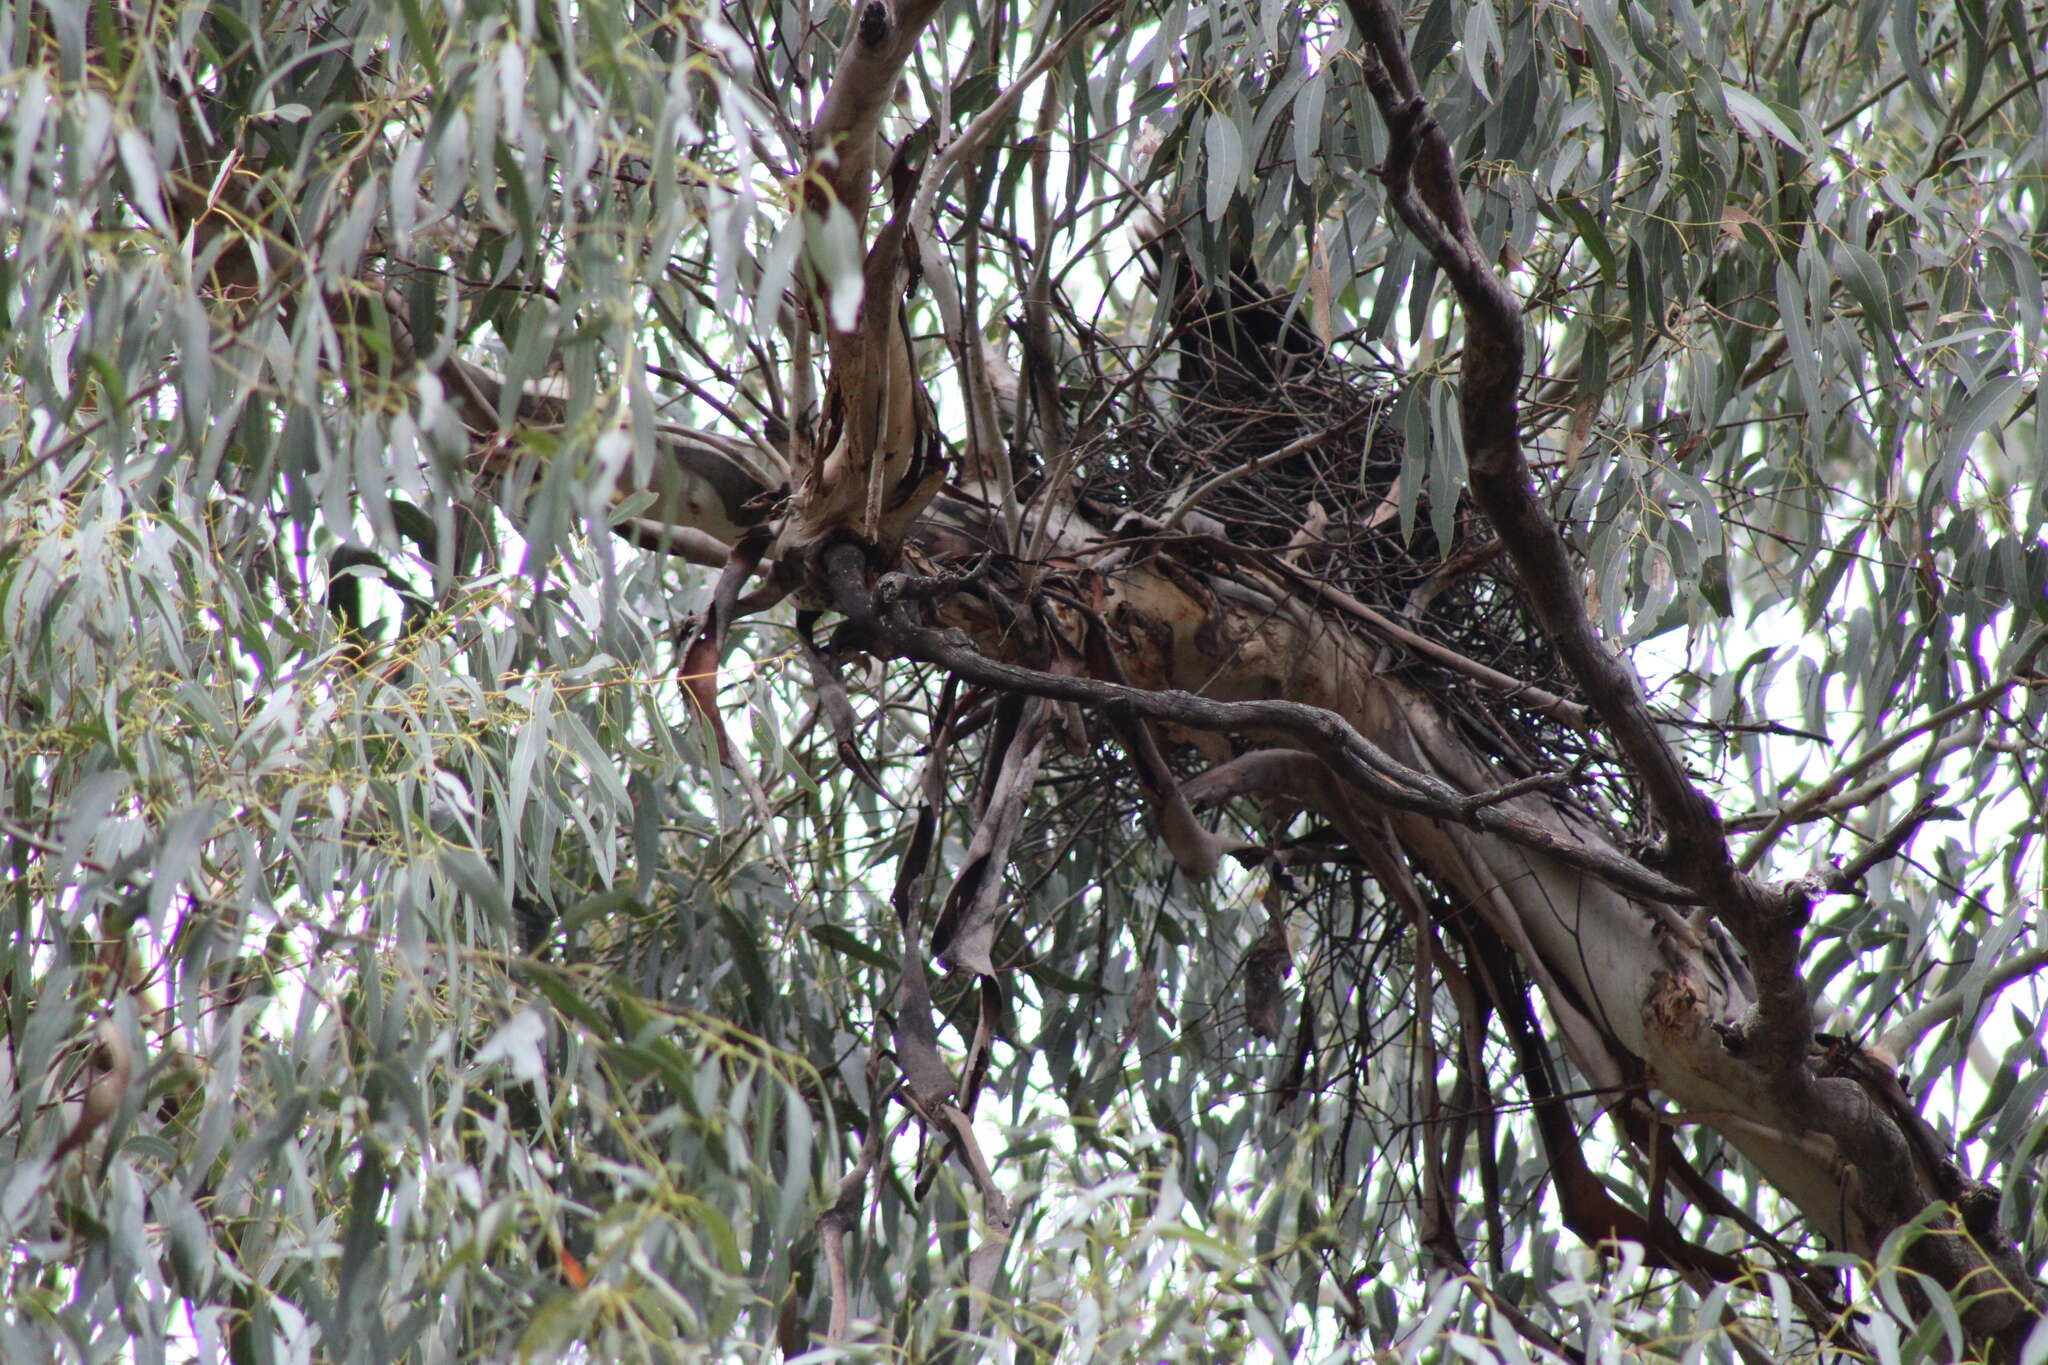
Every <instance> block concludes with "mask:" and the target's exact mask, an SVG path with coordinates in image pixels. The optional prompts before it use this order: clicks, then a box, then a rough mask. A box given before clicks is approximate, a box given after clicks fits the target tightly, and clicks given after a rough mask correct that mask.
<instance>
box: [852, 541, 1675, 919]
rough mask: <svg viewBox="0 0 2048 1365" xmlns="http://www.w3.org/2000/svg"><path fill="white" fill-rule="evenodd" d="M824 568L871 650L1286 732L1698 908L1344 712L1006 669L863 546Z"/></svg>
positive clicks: (1531, 844) (1037, 691)
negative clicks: (928, 615)
mask: <svg viewBox="0 0 2048 1365" xmlns="http://www.w3.org/2000/svg"><path fill="white" fill-rule="evenodd" d="M820 563H821V567H822V569H823V576H824V579H825V583H826V586H827V587H828V589H829V590H830V592H831V594H832V598H833V602H834V605H836V606H837V607H838V609H839V610H840V611H841V612H842V613H843V614H844V615H845V616H846V618H847V620H848V622H849V623H850V624H851V625H852V626H853V627H854V629H855V631H856V633H857V634H858V635H860V636H862V637H864V638H863V639H862V643H863V644H864V645H865V646H866V647H867V648H869V649H871V650H876V651H878V652H888V653H893V654H895V655H898V656H900V657H903V658H908V659H916V660H918V661H920V662H923V663H930V664H936V665H938V666H939V667H941V668H944V669H947V670H948V671H950V672H952V673H954V674H956V675H958V676H959V677H962V678H964V679H966V680H967V681H969V682H975V683H980V684H981V685H983V686H985V687H993V688H997V689H1000V690H1002V691H1006V692H1017V693H1022V694H1024V695H1027V696H1036V697H1053V698H1057V699H1058V700H1061V701H1073V702H1080V703H1083V704H1085V705H1089V706H1094V707H1097V708H1099V709H1101V710H1103V711H1104V712H1106V713H1108V714H1110V715H1112V716H1119V717H1126V718H1138V717H1142V718H1145V719H1149V720H1156V721H1164V722H1166V723H1168V724H1171V725H1179V726H1184V727H1186V728H1188V729H1191V730H1210V731H1220V732H1226V733H1242V732H1245V731H1258V730H1264V731H1268V732H1278V733H1281V734H1284V735H1287V736H1289V737H1290V738H1292V739H1294V740H1295V741H1297V742H1298V743H1300V744H1301V745H1302V747H1304V748H1305V749H1307V750H1309V751H1310V752H1312V753H1314V754H1316V755H1317V756H1318V757H1320V758H1321V759H1322V760H1323V762H1325V763H1327V764H1328V765H1329V766H1330V768H1331V770H1332V771H1334V772H1336V773H1337V774H1338V775H1339V776H1341V777H1343V778H1344V779H1345V780H1346V781H1347V782H1349V783H1351V784H1352V785H1353V786H1355V787H1357V788H1358V789H1359V790H1360V791H1363V792H1364V793H1365V794H1366V795H1368V796H1370V797H1371V798H1372V799H1373V800H1375V801H1378V802H1380V803H1381V804H1382V805H1385V806H1389V807H1392V808H1395V809H1398V810H1406V811H1414V812H1418V813H1421V814H1424V815H1428V816H1432V817H1434V818H1436V819H1439V820H1442V821H1444V822H1446V823H1449V824H1456V825H1463V826H1468V827H1470V828H1474V829H1480V830H1485V831H1487V832H1488V833H1492V834H1498V835H1501V836H1502V837H1504V838H1506V839H1508V840H1510V841H1511V842H1514V843H1517V844H1520V845H1522V846H1523V847H1525V848H1531V849H1535V850H1538V851H1540V852H1542V853H1545V854H1547V855H1549V856H1551V857H1553V858H1556V859H1557V860H1558V861H1560V862H1562V863H1565V864H1567V865H1569V866H1571V867H1574V868H1577V869H1578V870H1579V871H1581V872H1586V873H1589V874H1591V875H1592V876H1595V877H1598V878H1599V879H1600V880H1602V881H1604V882H1607V883H1608V884H1609V885H1611V886H1614V887H1615V888H1616V889H1618V890H1620V891H1622V892H1624V893H1626V894H1628V895H1632V896H1642V897H1647V898H1650V899H1653V900H1658V901H1663V902H1665V903H1667V904H1679V905H1689V904H1693V903H1694V902H1695V901H1696V900H1697V898H1696V897H1695V896H1693V895H1692V894H1691V893H1690V892H1689V891H1687V889H1686V888H1685V887H1683V886H1680V885H1678V884H1677V883H1676V882H1673V881H1671V880H1670V879H1669V878H1667V877H1664V876H1661V875H1659V874H1658V873H1656V872H1654V871H1652V870H1651V869H1649V868H1647V867H1644V866H1643V865H1642V864H1640V863H1638V862H1636V861H1635V860H1634V859H1632V858H1629V857H1627V856H1626V855H1624V854H1622V853H1621V852H1620V851H1618V850H1615V849H1611V848H1601V847H1599V846H1597V845H1593V844H1588V843H1586V842H1583V841H1582V840H1579V839H1576V838H1573V837H1571V836H1570V835H1568V834H1566V833H1564V832H1562V831H1560V830H1558V829H1555V828H1552V827H1551V826H1549V825H1546V824H1544V823H1543V822H1541V821H1538V820H1535V819H1532V818H1530V817H1529V816H1527V815H1524V814H1520V813H1517V812H1515V811H1513V810H1510V809H1507V808H1505V807H1503V806H1501V805H1491V804H1481V805H1478V806H1476V807H1475V806H1472V805H1471V804H1470V800H1469V798H1470V795H1471V794H1470V793H1466V792H1461V791H1458V790H1457V789H1455V788H1453V787H1452V786H1450V785H1449V784H1448V783H1445V782H1443V781H1441V780H1439V779H1437V778H1435V777H1432V776H1430V775H1429V774H1427V773H1423V772H1419V771H1417V770H1415V769H1413V768H1410V767H1408V766H1407V765H1405V764H1403V763H1400V762H1398V761H1397V760H1395V759H1394V758H1393V757H1392V756H1391V755H1389V754H1388V753H1387V752H1386V751H1385V750H1383V749H1381V748H1380V747H1379V746H1378V745H1376V744H1374V743H1372V741H1370V740H1368V739H1367V738H1366V737H1365V736H1364V735H1362V734H1360V733H1359V732H1358V731H1357V730H1356V729H1354V728H1353V727H1352V725H1351V724H1350V722H1348V721H1346V720H1345V719H1344V718H1343V717H1342V716H1339V715H1337V714H1336V713H1335V712H1332V711H1326V710H1324V709H1323V708H1321V707H1318V706H1309V705H1306V704H1304V703H1301V702H1290V701H1277V700H1263V701H1235V702H1223V701H1215V700H1213V699H1211V698H1208V697H1203V696H1198V695H1196V694H1195V693H1192V692H1182V691H1173V690H1166V691H1152V690H1149V689H1146V688H1140V687H1127V686H1122V685H1119V684H1116V683H1109V682H1103V681H1100V680H1098V679H1095V678H1083V677H1076V676H1072V675H1068V674H1060V673H1049V672H1041V671H1039V670H1037V669H1031V668H1024V667H1021V666H1019V665H1016V664H1009V663H1003V662H1000V661H998V660H995V659H991V658H989V657H987V656H986V655H984V654H982V653H980V652H979V651H977V650H976V649H975V648H974V647H973V645H972V643H971V642H970V641H969V640H968V639H967V636H966V634H965V633H964V632H962V631H957V630H947V631H940V630H933V629H931V628H930V627H927V626H923V625H920V624H918V623H917V622H916V621H914V620H913V619H912V618H911V617H910V616H909V615H908V613H907V612H905V611H904V609H903V608H902V606H901V604H900V603H894V604H890V605H888V606H886V607H885V606H884V605H883V601H884V600H886V598H887V597H888V596H889V594H888V593H887V592H886V591H885V592H884V593H882V594H877V593H876V592H874V591H872V590H870V588H869V587H868V584H867V570H868V564H867V555H866V552H865V551H863V549H862V548H861V547H860V546H859V545H857V544H854V543H852V542H849V541H836V542H834V543H833V544H831V545H830V546H828V547H827V548H826V550H825V551H824V553H823V555H822V556H821V557H820Z"/></svg>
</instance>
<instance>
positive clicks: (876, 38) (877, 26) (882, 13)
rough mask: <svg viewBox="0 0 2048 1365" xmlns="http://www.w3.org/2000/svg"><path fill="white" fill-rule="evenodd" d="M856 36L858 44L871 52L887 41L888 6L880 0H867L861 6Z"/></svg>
mask: <svg viewBox="0 0 2048 1365" xmlns="http://www.w3.org/2000/svg"><path fill="white" fill-rule="evenodd" d="M858 36H859V39H860V45H861V46H862V47H864V48H866V49H868V50H869V51H871V52H876V51H880V50H881V48H882V46H883V45H884V44H885V43H887V42H888V41H889V7H888V6H887V5H886V4H884V3H883V2H882V0H868V3H867V4H865V5H862V6H861V9H860V27H859V30H858Z"/></svg>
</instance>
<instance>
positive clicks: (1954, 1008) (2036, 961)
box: [1876, 948, 2048, 1058]
mask: <svg viewBox="0 0 2048 1365" xmlns="http://www.w3.org/2000/svg"><path fill="white" fill-rule="evenodd" d="M2044 967H2048V948H2032V949H2029V950H2028V951H2026V952H2024V953H2021V954H2020V955H2019V956H2018V957H2015V958H2013V959H2012V960H2010V961H2008V962H2001V963H2000V964H1999V965H1998V966H1996V967H1993V968H1992V969H1991V972H1990V975H1988V976H1986V977H1985V978H1984V980H1983V981H1981V982H1978V983H1976V984H1975V985H1963V986H1958V987H1956V988H1955V989H1954V990H1952V991H1943V992H1942V993H1941V994H1940V995H1937V996H1936V997H1934V999H1932V1000H1930V1001H1928V1002H1927V1003H1926V1004H1924V1005H1922V1006H1921V1007H1920V1008H1919V1009H1917V1010H1914V1011H1913V1012H1912V1013H1911V1014H1909V1015H1907V1016H1906V1017H1905V1018H1903V1019H1901V1020H1899V1022H1897V1023H1896V1024H1893V1025H1892V1026H1891V1027H1890V1028H1888V1029H1886V1030H1885V1031H1884V1032H1883V1033H1881V1034H1879V1035H1878V1038H1877V1048H1876V1050H1877V1051H1879V1052H1881V1053H1883V1054H1884V1055H1885V1056H1887V1057H1894V1058H1903V1057H1904V1056H1905V1055H1906V1054H1907V1053H1908V1052H1910V1051H1912V1049H1913V1048H1914V1046H1915V1045H1917V1044H1918V1043H1919V1042H1920V1040H1921V1039H1922V1038H1925V1037H1926V1036H1927V1035H1928V1034H1929V1033H1932V1032H1933V1031H1934V1030H1935V1029H1937V1028H1939V1027H1941V1025H1943V1024H1945V1023H1947V1022H1948V1021H1949V1020H1950V1019H1952V1018H1954V1017H1955V1016H1956V1015H1957V1014H1958V1013H1960V1012H1961V1010H1962V1008H1963V1005H1964V1003H1965V1002H1966V1001H1967V1000H1969V998H1970V997H1971V995H1973V994H1974V995H1975V996H1976V997H1977V999H1979V1000H1980V1001H1983V1000H1989V999H1991V997H1993V996H1995V995H1997V994H1998V993H1999V992H2000V991H2002V990H2004V989H2005V988H2006V987H2007V986H2010V985H2011V984H2012V983H2013V982H2015V981H2018V980H2020V979H2021V978H2022V977H2028V976H2032V975H2033V974H2034V973H2035V972H2038V971H2040V970H2041V969H2042V968H2044Z"/></svg>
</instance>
